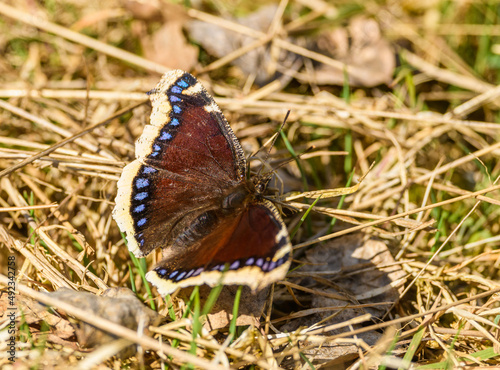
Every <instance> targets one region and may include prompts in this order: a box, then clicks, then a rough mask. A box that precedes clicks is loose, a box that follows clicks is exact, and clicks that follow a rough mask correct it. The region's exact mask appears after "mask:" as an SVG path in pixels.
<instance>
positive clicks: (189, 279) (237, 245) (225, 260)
mask: <svg viewBox="0 0 500 370" xmlns="http://www.w3.org/2000/svg"><path fill="white" fill-rule="evenodd" d="M290 254H291V244H290V239H289V237H288V232H287V230H286V227H285V224H284V223H283V221H282V220H281V217H280V216H279V212H278V210H277V209H276V207H274V205H273V204H272V203H271V202H269V201H263V202H258V203H254V204H251V205H249V206H248V207H246V208H245V209H244V210H243V211H242V212H241V213H240V214H238V215H236V217H234V216H231V217H229V216H228V217H226V218H225V219H223V220H222V222H221V223H220V224H219V225H218V227H217V228H215V229H214V230H213V231H212V232H211V233H210V234H208V235H207V236H206V237H205V238H203V239H202V240H200V242H199V244H198V245H197V246H196V248H194V249H191V250H190V251H189V253H185V251H179V250H172V251H171V253H170V254H168V255H166V256H164V257H165V258H164V259H163V260H162V261H161V262H160V263H159V264H158V265H157V266H156V267H155V268H154V269H153V270H152V271H150V272H148V274H147V278H148V280H149V281H150V282H151V283H153V284H154V285H155V286H156V288H157V289H158V291H159V292H160V293H161V294H163V295H164V294H168V293H172V292H173V291H175V290H176V289H177V288H179V287H186V286H191V285H200V284H203V283H205V284H208V285H210V286H215V285H217V284H219V283H223V284H240V285H241V284H245V285H248V286H249V287H250V288H251V289H252V290H254V291H255V290H260V289H262V288H263V287H265V286H267V285H269V284H271V283H273V282H276V281H278V280H281V279H282V278H283V277H284V275H285V274H286V272H287V271H288V268H289V267H290V257H291V256H290Z"/></svg>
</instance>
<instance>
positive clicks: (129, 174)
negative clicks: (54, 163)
mask: <svg viewBox="0 0 500 370" xmlns="http://www.w3.org/2000/svg"><path fill="white" fill-rule="evenodd" d="M149 94H150V99H151V103H152V107H153V109H152V113H151V121H150V124H149V125H146V127H145V128H144V132H143V133H142V135H141V137H140V138H139V139H138V140H137V143H136V157H137V159H136V160H134V161H133V162H132V163H130V164H129V165H127V166H126V167H125V168H124V170H123V173H122V175H121V178H120V180H119V181H118V194H117V196H116V207H115V209H114V210H113V217H114V219H115V220H116V222H117V224H118V226H119V228H120V230H121V231H122V232H124V233H125V234H126V237H127V241H128V248H129V250H130V251H131V252H133V253H134V254H135V255H136V256H138V257H142V256H145V255H147V254H149V253H150V252H151V251H153V250H155V249H156V248H162V249H163V260H162V261H161V262H160V263H159V264H158V265H157V266H156V267H155V268H154V269H153V270H152V271H150V272H148V273H147V275H146V277H147V279H148V280H149V281H150V282H151V283H152V284H154V285H155V286H156V287H157V288H158V291H159V292H160V294H162V295H165V294H168V293H171V292H173V291H175V290H176V289H177V288H179V287H186V286H192V285H201V284H204V283H206V284H208V285H210V286H214V285H216V284H218V283H219V281H221V280H222V282H223V283H224V284H244V285H248V286H249V287H250V288H251V289H252V290H253V291H257V290H260V289H262V288H264V287H266V286H267V285H269V284H271V283H273V282H275V281H278V280H281V279H283V278H284V276H285V275H286V272H287V271H288V268H289V267H290V254H291V244H290V239H289V236H288V232H287V230H286V227H285V224H284V223H283V221H282V219H281V216H280V214H279V211H278V210H277V209H276V207H275V206H274V205H273V204H272V203H271V202H270V201H268V200H266V199H264V198H263V197H262V192H263V191H264V190H265V187H266V186H267V182H268V180H269V177H266V178H264V177H253V178H252V179H250V180H247V179H246V177H245V174H246V166H247V165H246V160H245V155H244V153H243V150H242V148H241V145H240V143H239V141H238V139H237V138H236V136H235V135H234V133H233V131H232V130H231V127H230V126H229V124H228V123H227V121H226V119H225V118H224V116H223V115H222V112H221V111H220V109H219V107H218V106H217V104H216V103H215V101H214V99H213V98H212V97H211V96H210V95H209V94H208V92H207V91H206V90H205V89H204V88H203V86H202V85H201V84H200V83H199V82H198V81H197V80H196V79H195V78H194V77H193V76H192V75H190V74H189V73H186V72H184V71H180V70H176V71H172V72H169V73H166V74H165V75H164V76H163V77H162V79H161V81H160V82H159V84H158V85H157V86H156V88H155V89H153V90H152V91H151V92H150V93H149Z"/></svg>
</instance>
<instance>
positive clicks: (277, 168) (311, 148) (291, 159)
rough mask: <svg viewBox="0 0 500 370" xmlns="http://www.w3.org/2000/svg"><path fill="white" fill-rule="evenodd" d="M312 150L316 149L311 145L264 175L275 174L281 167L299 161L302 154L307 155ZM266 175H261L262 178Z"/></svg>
mask: <svg viewBox="0 0 500 370" xmlns="http://www.w3.org/2000/svg"><path fill="white" fill-rule="evenodd" d="M313 149H316V147H315V146H314V145H311V146H310V147H309V148H307V149H306V150H304V151H303V152H301V153H299V154H297V155H296V156H295V157H292V158H289V159H287V160H286V161H284V162H282V163H280V164H279V165H278V166H277V167H276V168H273V169H272V170H271V171H269V172H268V173H267V174H266V175H268V174H269V173H274V172H276V171H277V170H279V169H280V168H281V167H283V166H286V165H287V164H288V163H290V162H292V161H295V160H296V159H299V158H300V157H302V156H303V155H304V154H307V153H309V152H310V151H311V150H313ZM266 175H263V176H266Z"/></svg>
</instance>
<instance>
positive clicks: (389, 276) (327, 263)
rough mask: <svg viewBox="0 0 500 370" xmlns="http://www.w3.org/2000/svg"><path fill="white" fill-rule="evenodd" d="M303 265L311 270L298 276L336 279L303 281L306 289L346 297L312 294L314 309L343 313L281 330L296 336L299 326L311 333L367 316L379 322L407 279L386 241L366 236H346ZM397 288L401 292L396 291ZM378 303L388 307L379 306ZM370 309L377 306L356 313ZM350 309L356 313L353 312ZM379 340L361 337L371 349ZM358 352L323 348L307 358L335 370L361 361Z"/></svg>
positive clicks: (316, 250)
mask: <svg viewBox="0 0 500 370" xmlns="http://www.w3.org/2000/svg"><path fill="white" fill-rule="evenodd" d="M305 260H306V261H307V262H308V263H309V264H306V265H304V266H303V267H302V268H301V269H300V272H302V273H308V274H310V275H311V276H312V275H314V273H318V272H325V271H331V272H332V274H331V275H318V279H317V281H316V280H313V279H312V278H311V277H307V278H305V279H303V281H302V285H303V286H307V287H308V288H311V289H315V290H317V291H318V292H325V293H332V294H337V295H341V296H342V295H343V296H344V297H345V299H335V298H330V297H325V296H322V295H320V294H313V295H312V296H310V297H309V298H310V300H311V307H313V308H326V307H339V308H343V307H345V308H343V309H337V310H334V309H332V310H328V311H322V312H319V313H316V314H315V315H313V316H309V317H306V318H303V319H298V320H294V321H291V322H290V323H288V324H286V325H285V326H284V327H283V328H282V330H290V331H292V330H295V329H296V328H298V327H300V326H302V327H304V326H306V327H310V326H311V325H313V324H315V323H317V322H320V321H322V320H325V321H324V322H323V323H322V324H323V325H324V324H326V325H331V324H336V323H342V322H347V321H349V320H351V319H353V318H355V317H358V316H360V315H362V314H365V313H370V314H371V315H372V316H373V317H374V318H380V317H382V316H383V315H384V314H385V313H386V312H387V309H389V308H390V305H391V304H392V303H393V302H395V301H396V300H397V299H398V297H399V293H400V292H401V290H402V283H403V281H404V277H405V276H406V274H405V272H404V271H403V270H402V269H401V266H400V265H395V264H394V262H395V261H394V258H393V257H392V255H391V253H390V251H389V250H388V248H387V246H386V245H385V244H384V243H383V242H382V241H379V240H376V239H374V238H371V237H370V236H369V235H365V234H362V233H358V234H352V235H346V236H344V237H340V238H337V239H334V240H331V241H328V242H325V243H323V244H320V245H316V246H315V247H313V248H311V249H309V250H308V251H307V252H306V253H305ZM384 266H388V267H384ZM358 271H359V272H358ZM332 275H333V277H332ZM322 283H324V285H323V284H322ZM393 285H397V286H396V287H394V286H393ZM299 300H300V298H299ZM380 302H382V303H384V304H382V305H376V304H377V303H380ZM370 303H371V304H373V306H372V307H370V306H369V305H368V307H356V306H359V305H361V304H365V305H366V304H370ZM349 306H351V307H352V308H349ZM332 315H333V316H332ZM352 327H353V329H356V328H358V327H361V326H360V325H352ZM345 330H346V329H345V328H344V329H339V330H334V331H330V332H328V333H326V334H328V335H334V334H338V333H341V332H344V331H345ZM381 335H382V334H381V333H378V332H368V333H363V334H360V335H358V336H357V337H358V339H361V340H363V341H365V343H367V344H368V345H369V346H373V345H374V344H375V343H376V342H377V340H379V338H380V336H381ZM304 344H306V343H304ZM358 349H359V347H358V346H357V345H355V344H353V343H352V342H351V343H348V342H346V343H340V344H339V343H335V344H331V345H324V346H322V347H321V348H316V349H314V350H310V351H307V352H304V353H307V354H308V355H310V356H311V357H309V358H310V359H311V360H313V361H314V363H326V362H331V365H332V366H333V365H339V364H344V363H346V362H348V361H350V360H351V359H352V358H354V357H357V356H358V355H359V354H358ZM332 361H333V362H332Z"/></svg>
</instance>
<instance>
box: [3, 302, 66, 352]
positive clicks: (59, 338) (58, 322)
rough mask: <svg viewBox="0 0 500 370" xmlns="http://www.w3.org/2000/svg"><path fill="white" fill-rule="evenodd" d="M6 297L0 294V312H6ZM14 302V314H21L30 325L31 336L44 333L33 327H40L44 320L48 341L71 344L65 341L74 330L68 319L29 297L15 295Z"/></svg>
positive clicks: (7, 305)
mask: <svg viewBox="0 0 500 370" xmlns="http://www.w3.org/2000/svg"><path fill="white" fill-rule="evenodd" d="M7 297H8V295H7V294H3V295H1V296H0V312H8V311H7V308H8V307H9V304H8V300H7ZM16 304H17V308H18V310H17V313H16V316H17V318H18V319H19V318H20V316H19V315H21V314H22V315H23V320H24V322H26V324H28V325H30V328H31V330H30V332H31V335H32V337H34V338H36V337H38V336H39V335H45V334H46V333H42V332H40V331H37V329H34V327H40V326H41V323H42V322H43V321H45V323H46V324H47V325H48V326H49V327H50V333H49V334H48V338H47V339H48V340H49V341H51V342H55V343H59V344H66V345H68V344H69V343H71V344H69V345H71V346H72V343H73V342H67V339H69V338H71V337H73V335H74V334H75V330H74V329H73V327H72V326H71V324H70V323H69V322H68V320H66V319H65V318H63V317H61V316H59V315H57V314H55V313H54V312H53V311H52V310H50V309H49V308H48V307H47V306H44V305H42V304H40V303H38V302H37V301H35V300H33V299H31V298H30V297H26V296H23V295H17V296H16ZM8 313H10V312H8Z"/></svg>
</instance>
